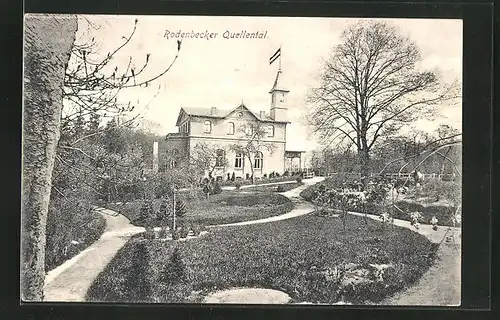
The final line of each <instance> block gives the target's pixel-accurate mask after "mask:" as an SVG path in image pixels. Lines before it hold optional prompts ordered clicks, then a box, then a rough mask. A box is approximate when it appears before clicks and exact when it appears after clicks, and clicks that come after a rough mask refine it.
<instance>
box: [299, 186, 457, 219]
mask: <svg viewBox="0 0 500 320" xmlns="http://www.w3.org/2000/svg"><path fill="white" fill-rule="evenodd" d="M320 185H324V186H325V187H326V188H327V189H329V188H338V185H339V183H338V181H336V180H334V179H330V178H328V179H325V181H323V182H320V183H317V184H315V185H313V186H310V187H307V188H306V189H304V190H303V191H302V192H301V193H300V196H301V197H302V198H304V199H305V200H307V201H311V200H312V197H313V193H314V191H315V190H318V188H319V187H320ZM439 188H442V190H443V192H442V193H441V198H439V200H436V198H437V197H436V195H438V194H440V193H439V191H438V190H441V189H439ZM456 188H459V185H458V184H456V183H451V182H440V183H438V182H435V181H430V182H429V183H428V184H427V185H426V184H424V185H423V187H422V188H412V189H410V192H409V194H405V195H402V194H401V195H398V200H396V201H395V205H396V206H397V207H398V208H399V209H401V210H402V211H403V212H401V211H400V210H398V209H397V208H394V209H391V200H390V199H387V201H386V203H385V205H382V204H381V203H367V204H366V205H365V210H366V213H369V214H381V213H383V212H388V213H390V214H391V215H392V217H393V218H395V219H401V220H405V221H411V220H412V219H411V217H410V213H412V212H419V213H420V214H421V215H422V219H421V220H420V221H419V222H420V223H424V224H431V222H430V221H431V219H432V218H433V217H436V219H437V220H438V225H441V226H455V227H459V226H460V225H461V223H460V222H459V223H457V222H456V221H455V224H454V222H453V220H452V217H453V216H454V214H455V212H456V210H457V207H456V206H453V205H452V204H451V203H452V202H453V201H456V197H457V196H456V193H457V191H455V190H456ZM417 196H418V197H419V198H416V197H417ZM429 198H431V199H434V202H432V201H429ZM449 198H451V199H453V200H449ZM422 199H425V201H424V200H422ZM346 210H348V211H355V212H360V213H363V212H362V211H363V210H362V209H360V208H359V207H356V206H349V205H347V207H346ZM458 214H461V210H459V211H458Z"/></svg>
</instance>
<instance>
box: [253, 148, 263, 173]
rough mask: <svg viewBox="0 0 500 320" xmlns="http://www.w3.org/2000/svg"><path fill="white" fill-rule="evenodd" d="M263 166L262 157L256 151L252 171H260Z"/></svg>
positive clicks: (260, 153)
mask: <svg viewBox="0 0 500 320" xmlns="http://www.w3.org/2000/svg"><path fill="white" fill-rule="evenodd" d="M263 165H264V157H263V155H262V152H260V151H258V152H257V153H256V154H255V159H254V164H253V168H254V169H262V166H263Z"/></svg>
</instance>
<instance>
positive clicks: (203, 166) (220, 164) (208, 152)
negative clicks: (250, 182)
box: [189, 142, 228, 177]
mask: <svg viewBox="0 0 500 320" xmlns="http://www.w3.org/2000/svg"><path fill="white" fill-rule="evenodd" d="M226 149H227V148H226V147H223V146H220V145H212V144H209V143H206V142H198V143H197V144H196V145H195V146H194V147H193V150H192V151H191V152H190V155H189V156H190V159H189V160H190V163H191V165H192V166H193V167H195V168H197V169H198V170H201V171H204V172H208V175H209V176H210V177H211V176H212V174H213V173H214V171H215V170H216V169H218V168H221V169H225V168H226V167H227V165H228V161H227V157H226V153H227V150H226Z"/></svg>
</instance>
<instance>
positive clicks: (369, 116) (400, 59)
mask: <svg viewBox="0 0 500 320" xmlns="http://www.w3.org/2000/svg"><path fill="white" fill-rule="evenodd" d="M420 61H421V54H420V52H419V49H418V47H417V45H416V44H415V43H414V42H413V41H411V40H410V39H409V38H407V37H405V36H404V35H402V34H401V33H400V32H399V30H398V29H397V28H396V27H394V26H391V25H389V24H387V23H385V22H378V21H376V22H374V21H367V22H365V21H363V22H361V23H358V24H356V25H352V26H350V27H348V28H347V29H346V30H344V31H343V32H342V34H341V43H340V44H339V45H337V46H336V47H335V48H334V50H333V53H332V55H331V56H330V58H329V59H328V60H327V61H326V63H325V66H324V69H323V71H322V73H321V79H320V85H319V86H318V87H316V88H313V89H312V90H311V92H310V95H309V97H308V100H309V102H311V103H312V104H313V106H314V107H313V108H311V112H310V113H309V115H308V119H309V123H310V125H311V126H312V128H313V131H314V132H315V133H317V134H318V135H319V136H320V137H321V138H323V140H325V141H328V142H332V141H336V142H338V143H346V142H347V143H348V144H349V145H351V146H354V147H355V148H356V150H357V153H358V157H359V162H360V169H361V174H362V175H363V176H366V175H368V174H369V160H370V151H371V149H372V147H373V146H374V144H375V143H376V142H377V141H378V140H379V139H380V138H381V137H387V136H390V135H392V134H393V133H395V132H397V131H398V130H399V129H400V128H401V127H402V126H403V125H404V124H407V123H409V122H412V121H414V120H415V119H417V118H419V117H422V116H423V115H424V114H429V115H430V114H431V113H432V112H433V111H434V109H435V108H434V107H437V106H439V105H440V104H442V103H443V102H445V101H448V100H452V99H454V98H457V97H458V89H459V88H458V85H457V83H455V82H454V83H452V84H443V83H442V81H441V80H440V76H439V74H438V72H437V71H435V70H432V71H431V70H421V68H420V66H419V63H420Z"/></svg>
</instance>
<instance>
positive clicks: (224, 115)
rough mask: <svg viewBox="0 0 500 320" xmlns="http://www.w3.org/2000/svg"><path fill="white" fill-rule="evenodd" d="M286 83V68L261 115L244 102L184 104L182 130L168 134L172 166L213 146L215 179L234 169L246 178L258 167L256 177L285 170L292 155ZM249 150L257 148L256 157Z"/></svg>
mask: <svg viewBox="0 0 500 320" xmlns="http://www.w3.org/2000/svg"><path fill="white" fill-rule="evenodd" d="M281 81H282V71H281V70H278V73H277V75H276V79H275V81H274V85H273V87H272V89H271V91H269V94H270V96H271V103H270V107H269V109H268V110H261V111H260V112H259V113H256V112H254V111H252V110H251V109H249V108H248V107H247V106H245V104H243V103H241V104H240V105H239V106H237V107H235V108H233V109H232V110H220V109H218V108H216V107H212V108H191V107H181V109H180V111H179V115H178V117H177V122H176V126H177V127H178V132H176V133H169V134H168V135H167V137H166V146H165V152H166V159H167V161H168V162H169V166H170V167H175V166H177V165H179V164H181V162H184V161H189V159H192V158H193V157H194V156H196V154H197V153H198V152H200V150H204V151H206V150H209V151H213V153H214V154H215V156H214V159H213V161H214V163H213V167H211V168H210V169H209V170H205V175H208V173H209V172H208V171H212V172H210V173H211V175H212V176H213V177H222V178H223V179H224V178H225V177H227V176H228V174H229V176H232V175H233V173H234V176H235V178H242V179H245V178H248V177H249V176H251V174H252V169H253V173H254V176H255V177H256V178H258V177H262V176H264V175H269V174H271V173H272V172H274V173H279V174H282V173H283V172H284V171H285V165H286V161H287V160H289V158H290V157H289V155H290V154H291V153H287V152H286V130H287V125H288V124H289V123H290V122H289V121H288V117H287V106H286V105H287V94H288V92H289V91H288V90H287V89H285V88H284V87H283V86H282V85H281ZM249 146H250V148H248V147H249ZM245 147H247V148H245ZM244 149H247V150H248V149H251V152H248V154H250V159H249V157H247V156H245V152H242V151H240V150H244ZM287 155H288V157H287ZM252 167H253V168H252Z"/></svg>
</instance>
